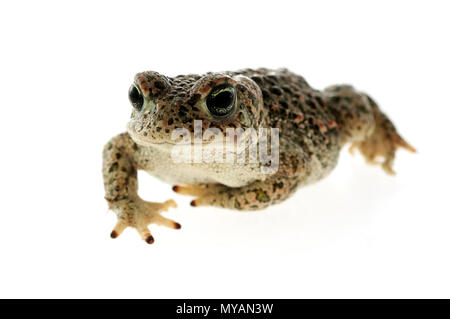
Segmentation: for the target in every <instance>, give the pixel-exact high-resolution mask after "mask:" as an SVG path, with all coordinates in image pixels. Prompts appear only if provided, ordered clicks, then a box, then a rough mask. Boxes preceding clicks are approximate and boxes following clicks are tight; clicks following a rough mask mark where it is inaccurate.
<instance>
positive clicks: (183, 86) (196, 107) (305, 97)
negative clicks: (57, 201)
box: [103, 69, 414, 243]
mask: <svg viewBox="0 0 450 319" xmlns="http://www.w3.org/2000/svg"><path fill="white" fill-rule="evenodd" d="M224 84H227V85H231V86H232V87H233V88H234V89H235V91H236V100H235V103H236V108H235V111H234V112H233V114H231V115H230V116H228V117H227V118H225V119H224V118H221V119H217V118H215V117H214V116H213V115H212V114H210V113H209V112H208V109H207V108H206V107H205V100H206V98H207V96H208V94H210V92H211V90H212V89H214V88H215V87H218V86H220V85H224ZM134 85H135V86H136V87H138V88H139V90H140V91H141V93H142V95H143V96H144V100H145V103H144V106H143V107H142V108H137V109H133V111H132V115H131V120H130V122H129V123H128V127H127V128H128V130H127V131H128V132H127V133H122V134H120V135H118V136H116V137H114V138H113V139H112V140H111V141H110V142H109V143H108V144H106V146H105V148H104V151H103V177H104V185H105V191H106V195H105V198H106V200H107V201H108V203H109V207H110V209H112V210H113V211H114V212H115V213H116V214H117V216H118V223H117V225H116V227H115V229H114V230H113V232H112V233H111V237H113V238H115V237H117V236H118V235H120V233H121V232H122V231H123V230H124V229H125V228H126V227H128V226H131V227H134V228H136V229H137V231H138V232H139V234H140V235H141V237H142V238H143V239H144V240H145V241H146V242H147V243H153V241H154V239H153V237H152V235H151V234H150V232H149V230H148V228H147V225H148V224H150V223H157V224H160V225H165V226H168V227H171V228H174V229H178V228H180V227H181V226H180V225H179V224H178V223H176V222H174V221H171V220H169V219H167V218H165V217H163V216H161V215H160V213H161V212H162V211H166V210H168V208H169V207H176V204H175V202H174V201H172V200H168V201H166V202H164V203H150V202H146V201H143V200H142V199H140V198H139V196H138V195H137V170H139V169H142V170H146V171H147V172H149V173H151V174H153V175H155V176H157V177H159V178H161V179H163V180H165V181H168V182H169V183H172V184H176V185H175V186H174V187H173V190H174V191H175V192H177V193H180V194H185V195H190V196H194V197H195V199H194V200H193V201H192V202H191V205H192V206H204V205H212V206H218V207H224V208H230V209H238V210H255V209H262V208H265V207H267V206H269V205H272V204H276V203H279V202H281V201H283V200H285V199H286V198H288V197H289V196H290V195H292V194H293V193H294V192H295V191H296V190H297V188H299V187H300V186H302V185H305V184H308V183H312V182H315V181H317V180H319V179H321V178H323V177H325V176H326V175H327V174H328V173H329V172H330V171H331V170H332V169H333V168H334V167H335V165H336V163H337V160H338V156H339V151H340V149H341V148H342V147H343V146H344V145H345V144H346V143H352V149H354V148H358V149H359V150H360V152H361V153H362V154H363V155H364V156H365V158H366V159H367V161H368V162H369V163H372V164H381V165H382V167H383V169H384V170H385V171H386V172H387V173H389V174H392V173H393V170H392V163H393V159H394V156H395V152H396V150H397V149H398V148H399V147H404V148H406V149H408V150H410V151H414V149H413V148H412V147H411V146H410V145H409V144H407V143H406V142H405V141H404V140H403V139H402V138H401V137H400V136H399V135H398V134H397V132H396V129H395V127H394V125H393V124H392V122H391V121H390V120H389V119H388V118H387V117H386V115H385V114H384V113H382V112H381V111H380V109H379V108H378V106H377V105H376V103H375V102H374V101H373V100H372V99H371V98H370V97H369V96H367V95H366V94H364V93H360V92H358V91H355V90H354V89H353V88H352V87H351V86H348V85H338V86H332V87H329V88H326V89H325V90H324V91H323V92H321V91H318V90H315V89H313V88H311V87H310V86H309V85H308V83H307V82H306V81H305V80H304V79H303V77H301V76H298V75H296V74H293V73H291V72H289V71H288V70H286V69H280V70H268V69H258V70H250V69H245V70H240V71H236V72H222V73H207V74H206V75H204V76H199V75H185V76H177V77H175V78H169V77H166V76H163V75H161V74H158V73H156V72H143V73H139V74H137V75H136V77H135V81H134ZM194 120H202V129H203V130H206V129H207V128H211V127H215V128H217V129H219V130H220V131H221V132H223V133H224V134H225V130H226V128H229V127H232V128H243V129H247V128H255V129H258V128H260V127H265V128H278V129H279V130H280V151H279V152H280V156H279V169H278V170H277V171H276V172H275V173H274V174H272V175H269V176H263V175H261V174H260V173H258V172H259V170H258V169H257V168H258V167H256V169H255V167H252V166H251V165H250V164H248V163H246V164H245V165H243V166H242V165H241V167H238V166H230V165H228V166H227V165H225V164H222V166H219V167H218V166H214V167H213V166H212V165H211V164H207V163H192V164H176V165H175V164H171V163H170V157H168V154H169V153H168V152H169V150H170V147H171V146H173V143H174V142H173V140H172V139H171V133H172V130H173V129H175V128H180V127H182V128H186V129H188V130H189V132H191V133H192V135H193V130H194V127H193V121H194ZM377 157H382V158H384V161H382V162H380V163H378V162H376V159H377ZM258 165H259V166H260V165H264V164H258Z"/></svg>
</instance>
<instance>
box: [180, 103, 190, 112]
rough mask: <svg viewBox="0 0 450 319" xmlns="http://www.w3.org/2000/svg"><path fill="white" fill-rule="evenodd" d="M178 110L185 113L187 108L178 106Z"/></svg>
mask: <svg viewBox="0 0 450 319" xmlns="http://www.w3.org/2000/svg"><path fill="white" fill-rule="evenodd" d="M178 112H183V113H187V112H189V110H188V109H187V108H186V107H185V106H183V105H182V106H180V108H179V109H178Z"/></svg>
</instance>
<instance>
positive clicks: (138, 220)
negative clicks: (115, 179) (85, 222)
mask: <svg viewBox="0 0 450 319" xmlns="http://www.w3.org/2000/svg"><path fill="white" fill-rule="evenodd" d="M170 207H174V208H175V207H177V204H176V203H175V201H173V200H171V199H170V200H167V201H165V202H164V203H152V202H146V201H144V200H142V199H140V198H139V197H135V198H133V199H124V200H121V201H117V202H114V203H111V204H110V209H111V210H113V211H114V212H115V213H116V214H117V218H118V221H117V224H116V226H115V227H114V230H113V231H112V232H111V237H112V238H116V237H118V236H119V235H120V234H121V233H122V232H123V231H124V230H125V228H127V227H134V228H136V230H137V232H138V233H139V235H140V236H141V238H142V239H143V240H145V241H146V242H147V243H148V244H153V242H154V239H153V236H152V234H151V233H150V230H149V229H148V227H147V226H148V225H149V224H152V223H154V224H157V225H162V226H166V227H169V228H173V229H180V228H181V225H180V224H178V223H177V222H175V221H173V220H170V219H168V218H165V217H164V216H162V215H161V212H163V211H168V210H169V208H170Z"/></svg>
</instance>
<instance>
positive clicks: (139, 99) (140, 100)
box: [128, 85, 144, 111]
mask: <svg viewBox="0 0 450 319" xmlns="http://www.w3.org/2000/svg"><path fill="white" fill-rule="evenodd" d="M128 98H129V99H130V102H131V104H132V105H133V107H134V108H136V109H137V110H138V111H139V110H140V109H141V108H142V105H143V104H144V97H143V96H142V94H141V92H139V90H138V89H137V88H136V87H135V86H134V85H132V86H130V89H129V90H128Z"/></svg>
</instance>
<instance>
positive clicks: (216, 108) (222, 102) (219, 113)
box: [206, 84, 236, 117]
mask: <svg viewBox="0 0 450 319" xmlns="http://www.w3.org/2000/svg"><path fill="white" fill-rule="evenodd" d="M235 95H236V94H235V91H234V88H233V87H232V86H230V85H226V84H224V85H220V86H217V87H216V88H214V89H213V90H212V91H211V93H209V95H208V97H207V98H206V107H207V108H208V111H209V112H210V113H211V114H212V115H213V116H215V117H226V116H228V115H230V114H231V113H233V111H234V109H235V104H236V103H235Z"/></svg>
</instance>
